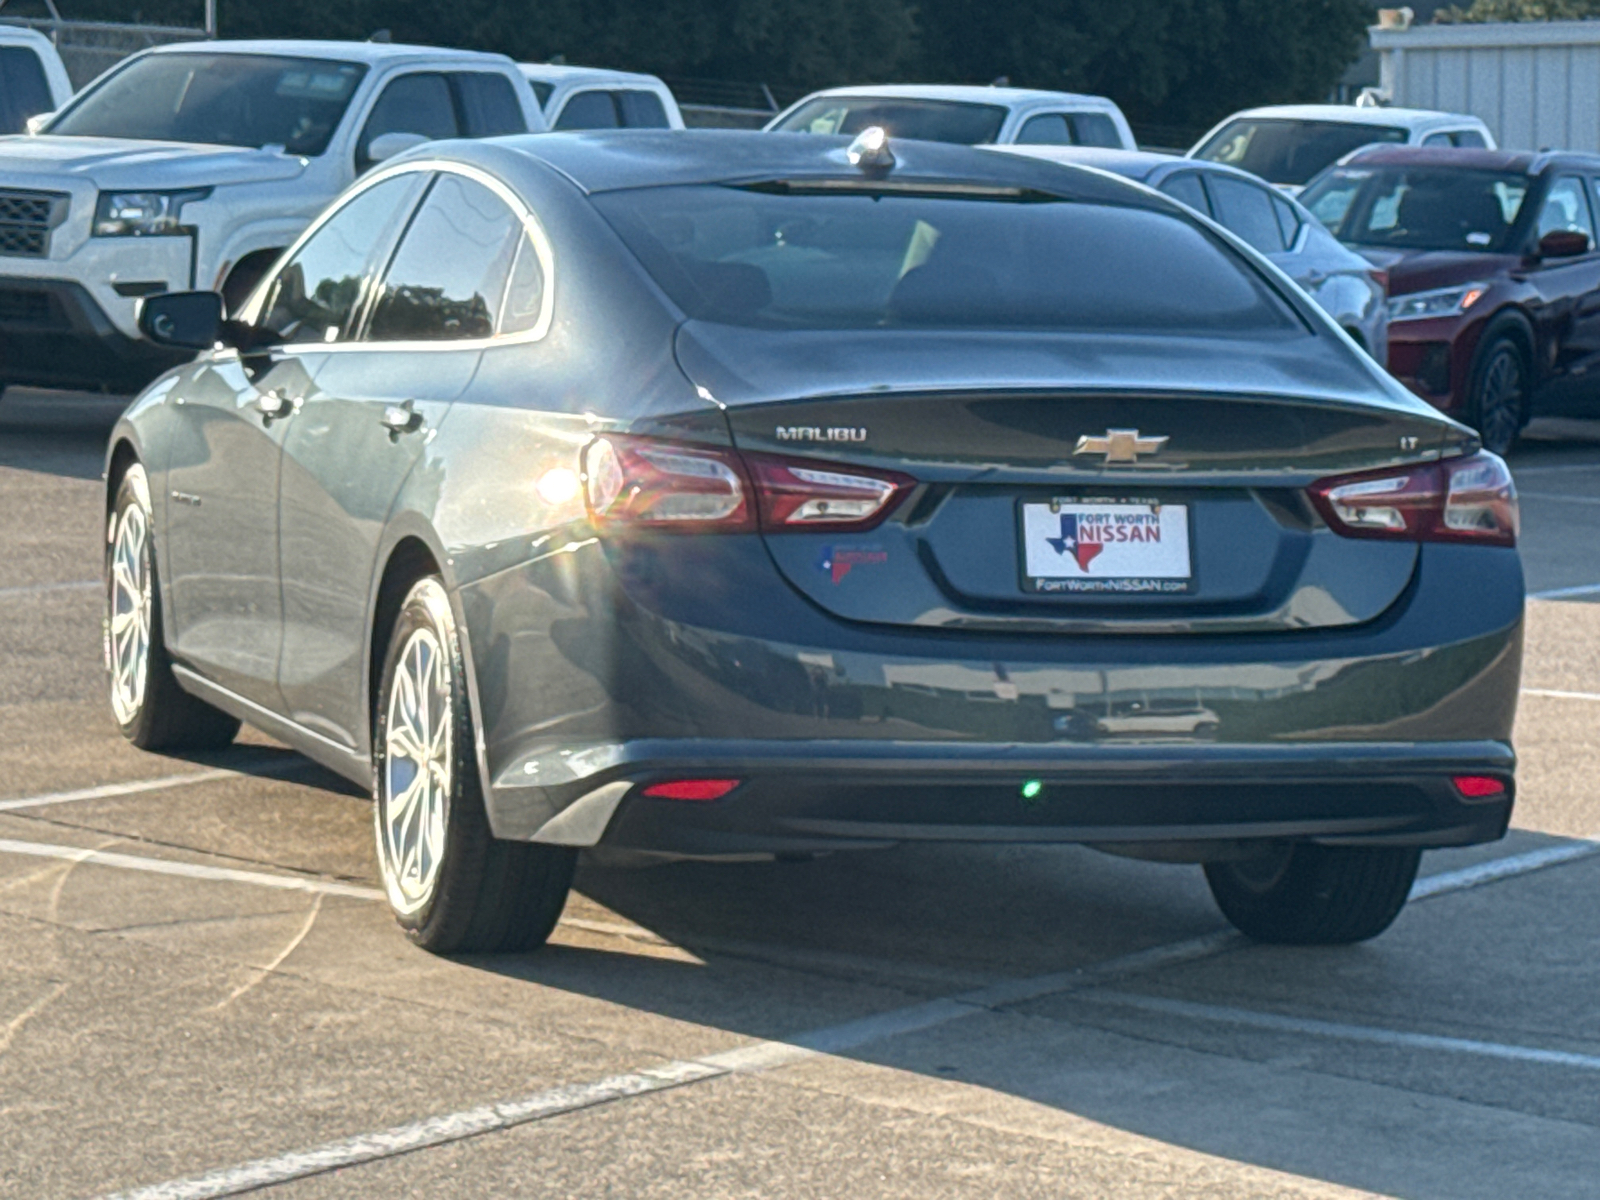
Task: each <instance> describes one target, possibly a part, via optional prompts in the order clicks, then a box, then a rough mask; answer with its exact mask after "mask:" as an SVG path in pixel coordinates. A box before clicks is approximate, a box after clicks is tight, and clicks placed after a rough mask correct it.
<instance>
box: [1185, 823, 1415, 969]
mask: <svg viewBox="0 0 1600 1200" xmlns="http://www.w3.org/2000/svg"><path fill="white" fill-rule="evenodd" d="M1421 861H1422V851H1420V850H1418V849H1415V848H1414V847H1409V846H1399V847H1396V846H1317V845H1313V844H1311V843H1307V842H1300V843H1285V844H1282V845H1279V846H1275V847H1273V848H1272V849H1271V850H1269V851H1267V852H1266V853H1263V854H1261V855H1258V856H1257V857H1255V858H1250V859H1245V860H1244V861H1242V862H1215V863H1207V864H1206V882H1207V883H1208V884H1210V885H1211V894H1212V896H1214V897H1215V898H1216V901H1217V907H1219V908H1220V909H1222V913H1223V915H1224V916H1225V917H1227V918H1228V920H1229V921H1231V922H1233V924H1234V925H1235V926H1236V927H1237V928H1238V929H1239V931H1240V932H1242V933H1244V934H1247V935H1248V936H1250V937H1252V938H1254V939H1255V940H1256V941H1258V942H1284V943H1289V944H1292V945H1302V946H1329V945H1342V944H1346V943H1349V942H1364V941H1366V940H1367V939H1368V938H1374V937H1377V936H1378V935H1379V934H1380V933H1382V932H1383V931H1384V930H1385V929H1387V928H1389V926H1390V925H1391V924H1392V923H1393V922H1394V919H1395V918H1396V917H1397V916H1399V915H1400V910H1401V909H1402V908H1403V907H1404V906H1405V902H1406V897H1407V896H1409V895H1410V894H1411V885H1412V883H1413V882H1415V880H1416V878H1417V865H1418V864H1419V863H1420V862H1421Z"/></svg>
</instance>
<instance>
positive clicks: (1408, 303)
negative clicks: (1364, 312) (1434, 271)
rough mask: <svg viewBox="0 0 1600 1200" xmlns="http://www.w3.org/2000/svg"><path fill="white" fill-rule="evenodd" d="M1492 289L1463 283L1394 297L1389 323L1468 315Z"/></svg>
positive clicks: (1390, 300)
mask: <svg viewBox="0 0 1600 1200" xmlns="http://www.w3.org/2000/svg"><path fill="white" fill-rule="evenodd" d="M1488 290H1489V285H1488V284H1487V283H1459V284H1457V285H1456V286H1455V287H1447V288H1434V289H1433V290H1431V291H1427V292H1408V293H1407V294H1406V295H1404V296H1390V297H1389V320H1391V321H1421V320H1425V319H1426V318H1428V317H1451V316H1454V315H1455V314H1456V313H1461V312H1466V311H1467V309H1469V308H1471V307H1472V306H1473V305H1474V304H1476V303H1477V302H1478V301H1479V300H1482V299H1483V294H1484V293H1485V292H1487V291H1488Z"/></svg>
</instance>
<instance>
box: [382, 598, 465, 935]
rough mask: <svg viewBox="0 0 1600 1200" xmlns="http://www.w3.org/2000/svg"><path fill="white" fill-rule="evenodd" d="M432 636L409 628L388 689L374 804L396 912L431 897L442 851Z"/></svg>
mask: <svg viewBox="0 0 1600 1200" xmlns="http://www.w3.org/2000/svg"><path fill="white" fill-rule="evenodd" d="M452 710H453V702H452V697H451V690H450V674H449V668H448V665H447V664H446V662H445V659H444V652H443V650H442V648H441V646H440V642H439V638H438V636H437V635H436V634H435V633H434V631H433V630H431V629H417V630H414V631H413V632H412V634H411V636H410V638H408V639H407V641H406V644H405V647H404V649H403V650H402V651H401V654H400V661H399V662H398V663H397V664H396V667H395V672H394V682H393V685H392V687H391V688H390V690H389V696H388V708H387V715H388V721H387V728H386V734H385V737H384V745H383V764H382V770H381V776H380V779H379V796H378V805H377V811H376V813H375V814H374V815H375V816H376V819H377V821H378V852H379V856H380V858H381V860H382V861H381V864H380V865H381V867H382V869H383V882H384V888H385V890H386V891H387V892H388V894H389V902H390V903H391V904H392V905H393V906H394V909H395V911H396V912H400V913H414V912H416V911H417V910H418V909H420V908H422V907H423V906H424V905H425V904H427V903H428V901H429V900H430V899H431V898H432V895H433V890H434V886H435V884H436V883H437V882H438V878H439V868H440V865H441V863H442V862H443V859H444V852H445V821H446V819H447V817H448V815H449V814H448V811H447V810H448V806H449V797H450V788H451V783H452V780H451V762H452V755H453V753H454V747H453V746H452V744H451V730H452V727H453V721H454V712H453V711H452Z"/></svg>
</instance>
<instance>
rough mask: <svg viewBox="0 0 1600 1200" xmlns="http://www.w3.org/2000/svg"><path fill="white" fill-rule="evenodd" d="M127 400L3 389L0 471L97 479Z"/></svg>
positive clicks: (80, 394) (77, 393)
mask: <svg viewBox="0 0 1600 1200" xmlns="http://www.w3.org/2000/svg"><path fill="white" fill-rule="evenodd" d="M128 403H129V397H126V396H96V395H90V394H87V393H83V392H45V391H35V390H33V389H30V388H12V389H8V390H7V391H6V392H5V393H4V395H0V467H11V468H14V469H16V470H21V471H33V472H37V473H39V474H44V475H59V476H63V477H66V478H72V479H98V478H99V477H100V472H101V470H102V468H103V466H104V462H103V460H104V458H105V448H106V437H107V435H109V434H110V432H111V427H112V426H113V425H115V424H116V423H117V418H118V417H120V416H121V415H122V412H123V410H124V409H126V408H127V406H128Z"/></svg>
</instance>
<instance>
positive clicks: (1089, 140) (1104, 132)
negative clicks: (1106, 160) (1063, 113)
mask: <svg viewBox="0 0 1600 1200" xmlns="http://www.w3.org/2000/svg"><path fill="white" fill-rule="evenodd" d="M1067 123H1068V124H1069V125H1070V126H1071V127H1072V140H1073V141H1074V142H1075V143H1077V144H1078V145H1080V146H1104V147H1106V148H1107V149H1110V150H1115V149H1117V148H1118V147H1120V146H1121V145H1122V134H1121V133H1120V132H1119V131H1118V129H1117V123H1116V122H1115V121H1113V120H1112V119H1111V118H1110V117H1108V116H1107V115H1106V114H1105V113H1073V114H1072V115H1071V116H1069V117H1068V118H1067Z"/></svg>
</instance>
